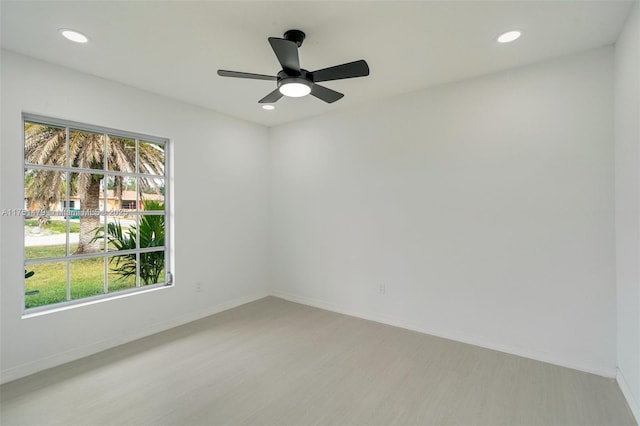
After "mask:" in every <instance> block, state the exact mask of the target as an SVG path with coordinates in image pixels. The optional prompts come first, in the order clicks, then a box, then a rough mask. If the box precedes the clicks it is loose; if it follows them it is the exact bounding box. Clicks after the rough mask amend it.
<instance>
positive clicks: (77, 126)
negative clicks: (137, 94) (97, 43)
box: [21, 113, 174, 316]
mask: <svg viewBox="0 0 640 426" xmlns="http://www.w3.org/2000/svg"><path fill="white" fill-rule="evenodd" d="M25 123H35V124H42V125H48V126H56V127H64V128H65V129H66V144H67V164H66V165H65V166H64V167H62V166H50V165H40V164H30V163H27V162H26V158H25ZM70 129H72V130H80V131H86V132H91V133H100V134H102V135H103V136H104V137H105V142H106V138H107V136H117V137H122V138H128V139H134V140H135V143H136V170H135V171H134V172H132V173H129V172H121V171H114V170H108V167H107V152H106V151H107V144H106V143H105V144H104V150H105V152H104V154H103V168H102V169H83V168H78V167H71V164H69V161H68V160H69V157H68V155H69V154H68V153H69V130H70ZM140 141H142V142H151V143H154V144H159V145H164V175H150V174H146V173H140V171H139V157H138V145H139V142H140ZM170 143H171V142H170V140H169V139H168V138H161V137H157V136H151V135H146V134H141V133H136V132H129V131H123V130H118V129H111V128H107V127H103V126H96V125H90V124H85V123H78V122H75V121H69V120H63V119H57V118H51V117H45V116H41V115H36V114H29V113H23V114H22V174H23V179H22V182H23V183H22V185H23V192H24V190H25V188H24V173H25V171H26V170H27V169H30V170H56V171H61V172H64V173H66V174H67V177H68V176H70V174H71V173H91V174H96V173H98V174H104V175H110V176H117V175H119V176H128V177H135V178H149V179H154V178H156V179H163V180H164V210H138V209H136V211H132V212H128V213H127V214H131V215H134V216H135V217H136V224H137V225H138V226H139V224H140V217H142V216H147V215H164V217H165V219H164V222H165V230H164V232H165V237H164V246H162V247H146V248H140V247H137V248H136V249H133V250H119V251H113V250H112V251H109V250H107V247H106V246H105V249H104V250H103V251H101V252H98V253H90V254H77V255H72V254H71V253H70V249H69V246H70V242H69V238H68V235H69V230H70V220H71V219H70V215H67V218H66V226H67V229H66V235H67V238H66V255H65V256H60V257H49V258H41V259H40V258H38V259H27V258H26V252H25V250H24V238H23V240H22V241H23V250H22V258H23V264H24V267H25V269H28V266H29V265H35V264H44V263H53V262H66V265H67V274H66V277H67V282H66V293H67V294H66V301H63V302H58V303H51V304H48V305H42V306H36V307H33V308H26V307H25V293H24V282H23V291H22V298H21V300H22V310H23V313H24V315H25V316H28V315H30V314H39V313H44V312H47V311H56V310H60V309H64V308H67V307H70V306H76V305H84V304H91V303H95V302H96V301H102V300H108V299H118V298H121V297H122V296H124V295H128V294H133V293H144V292H147V291H148V290H151V289H157V288H162V287H167V286H171V287H172V286H173V285H174V283H173V272H172V269H171V266H172V265H171V235H172V233H171V225H172V223H171V217H172V214H171V209H170V206H171V202H170V194H171V188H170V176H171V173H170V165H171V158H170V152H171V149H170ZM66 191H67V192H66V197H65V199H66V200H68V199H69V186H68V185H67V189H66ZM103 195H104V197H105V199H104V200H103V199H102V198H101V199H100V203H101V204H102V205H103V206H102V207H101V208H100V212H99V214H100V216H103V217H105V218H106V217H107V215H108V204H107V203H106V197H107V191H104V192H103ZM25 202H26V201H25ZM138 205H139V194H138V191H137V190H136V206H138ZM67 208H68V207H65V209H67ZM25 210H26V209H25ZM25 214H26V212H25ZM104 227H105V235H106V230H107V221H106V220H104ZM139 238H140V237H139V236H138V240H139ZM138 244H139V243H138ZM160 250H163V251H164V271H165V274H164V280H163V282H160V283H156V284H148V285H141V283H140V254H141V253H147V252H156V251H160ZM134 253H135V254H136V270H137V273H136V287H134V288H130V289H125V290H118V291H115V292H112V293H109V292H108V272H109V269H108V268H109V258H110V257H113V256H117V255H126V254H134ZM95 258H103V259H104V273H103V284H104V293H103V294H99V295H94V296H88V297H83V298H81V299H71V295H70V289H71V277H70V262H71V261H73V260H79V259H95ZM30 279H32V278H30Z"/></svg>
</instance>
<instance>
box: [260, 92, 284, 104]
mask: <svg viewBox="0 0 640 426" xmlns="http://www.w3.org/2000/svg"><path fill="white" fill-rule="evenodd" d="M283 96H284V95H283V94H282V93H280V89H276V90H274V91H273V92H271V93H269V94H268V95H267V96H265V97H264V98H262V99H260V100H259V101H258V103H259V104H271V103H273V102H276V101H277V100H278V99H280V98H281V97H283Z"/></svg>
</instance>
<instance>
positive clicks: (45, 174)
mask: <svg viewBox="0 0 640 426" xmlns="http://www.w3.org/2000/svg"><path fill="white" fill-rule="evenodd" d="M66 190H67V173H66V172H63V171H55V170H36V169H25V171H24V204H25V208H26V209H27V210H30V211H35V210H39V211H51V210H53V211H56V210H62V207H63V205H64V203H65V196H66Z"/></svg>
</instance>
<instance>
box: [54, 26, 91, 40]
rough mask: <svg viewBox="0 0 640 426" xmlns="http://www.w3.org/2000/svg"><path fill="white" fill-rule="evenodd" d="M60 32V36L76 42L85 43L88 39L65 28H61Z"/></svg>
mask: <svg viewBox="0 0 640 426" xmlns="http://www.w3.org/2000/svg"><path fill="white" fill-rule="evenodd" d="M60 34H62V36H63V37H64V38H66V39H67V40H71V41H73V42H76V43H87V42H88V41H89V37H87V36H86V35H84V34H82V33H79V32H78V31H74V30H69V29H66V28H63V29H61V30H60Z"/></svg>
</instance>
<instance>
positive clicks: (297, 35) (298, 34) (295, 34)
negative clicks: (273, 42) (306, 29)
mask: <svg viewBox="0 0 640 426" xmlns="http://www.w3.org/2000/svg"><path fill="white" fill-rule="evenodd" d="M305 37H306V34H305V33H303V32H302V31H300V30H289V31H287V32H285V33H284V39H285V40H289V41H293V42H295V43H296V44H297V45H298V47H300V46H302V42H303V41H304V38H305Z"/></svg>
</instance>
